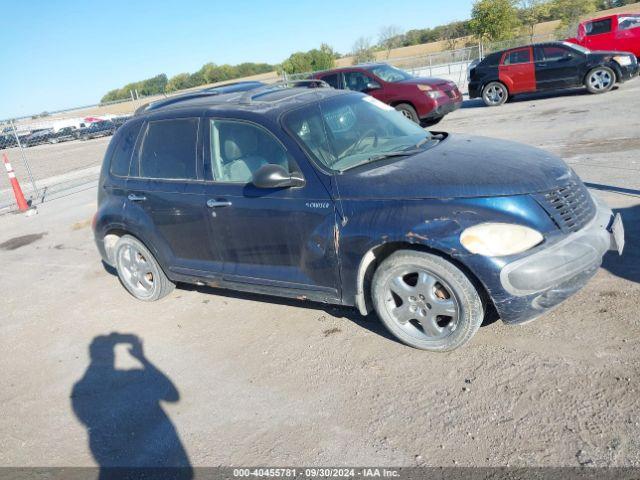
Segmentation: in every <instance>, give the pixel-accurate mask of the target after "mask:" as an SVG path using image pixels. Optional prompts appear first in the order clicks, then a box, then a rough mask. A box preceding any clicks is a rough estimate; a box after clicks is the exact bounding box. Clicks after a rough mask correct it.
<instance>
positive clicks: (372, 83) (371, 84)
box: [363, 80, 382, 92]
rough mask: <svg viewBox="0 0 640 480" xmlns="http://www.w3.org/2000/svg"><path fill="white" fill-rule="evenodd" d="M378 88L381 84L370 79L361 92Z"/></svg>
mask: <svg viewBox="0 0 640 480" xmlns="http://www.w3.org/2000/svg"><path fill="white" fill-rule="evenodd" d="M379 88H382V86H381V85H380V84H379V83H378V82H376V81H375V80H370V81H368V82H367V84H366V85H365V87H364V90H363V92H370V91H371V90H378V89H379Z"/></svg>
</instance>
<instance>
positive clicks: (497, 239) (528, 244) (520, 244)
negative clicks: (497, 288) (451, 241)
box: [460, 223, 544, 257]
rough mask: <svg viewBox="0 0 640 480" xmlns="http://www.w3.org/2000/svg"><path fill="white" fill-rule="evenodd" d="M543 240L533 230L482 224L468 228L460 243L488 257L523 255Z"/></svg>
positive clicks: (522, 227)
mask: <svg viewBox="0 0 640 480" xmlns="http://www.w3.org/2000/svg"><path fill="white" fill-rule="evenodd" d="M542 240H544V237H543V236H542V234H541V233H540V232H538V231H536V230H534V229H533V228H529V227H525V226H523V225H514V224H511V223H481V224H479V225H474V226H473V227H469V228H467V229H466V230H465V231H464V232H462V234H461V235H460V243H461V244H462V246H463V247H464V248H466V249H467V250H469V251H470V252H471V253H477V254H478V255H484V256H486V257H502V256H505V255H514V254H516V253H521V252H524V251H526V250H529V249H530V248H533V247H535V246H536V245H538V244H539V243H541V242H542Z"/></svg>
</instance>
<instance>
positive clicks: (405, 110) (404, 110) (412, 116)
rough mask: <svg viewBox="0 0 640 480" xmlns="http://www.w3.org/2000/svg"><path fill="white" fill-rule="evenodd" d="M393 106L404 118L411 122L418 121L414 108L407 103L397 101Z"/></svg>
mask: <svg viewBox="0 0 640 480" xmlns="http://www.w3.org/2000/svg"><path fill="white" fill-rule="evenodd" d="M394 108H395V109H396V110H397V111H399V112H400V113H401V114H402V115H404V116H405V117H406V118H408V119H409V120H411V121H412V122H414V123H420V118H419V117H418V113H417V112H416V109H415V108H413V107H412V106H411V105H409V104H408V103H399V104H398V105H396V106H395V107H394Z"/></svg>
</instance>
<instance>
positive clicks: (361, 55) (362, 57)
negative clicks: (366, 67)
mask: <svg viewBox="0 0 640 480" xmlns="http://www.w3.org/2000/svg"><path fill="white" fill-rule="evenodd" d="M351 55H353V60H352V64H353V65H357V64H358V63H365V62H372V61H374V60H375V59H376V54H375V51H374V48H373V46H372V45H371V41H370V40H369V39H368V38H365V37H360V38H358V39H357V40H356V41H355V43H354V44H353V49H352V52H351Z"/></svg>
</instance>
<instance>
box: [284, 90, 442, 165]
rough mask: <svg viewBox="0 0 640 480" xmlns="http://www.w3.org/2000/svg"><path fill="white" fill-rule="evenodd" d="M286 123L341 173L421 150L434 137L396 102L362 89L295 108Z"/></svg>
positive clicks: (324, 162)
mask: <svg viewBox="0 0 640 480" xmlns="http://www.w3.org/2000/svg"><path fill="white" fill-rule="evenodd" d="M284 123H285V126H286V128H287V130H289V132H290V133H291V134H293V135H294V136H295V137H297V138H298V139H299V140H300V141H301V142H302V143H303V144H304V146H305V147H306V148H307V150H308V151H309V152H310V153H311V154H312V155H313V156H314V157H315V158H316V160H317V161H318V162H319V163H321V164H323V165H324V166H326V167H327V168H329V169H331V170H333V171H337V172H344V171H345V170H349V169H350V168H354V167H356V166H360V165H365V164H368V163H373V162H376V161H379V160H383V159H386V158H390V157H395V156H405V155H413V154H416V153H419V152H420V151H422V150H423V149H425V148H428V147H429V146H430V145H429V142H430V140H432V139H433V137H432V136H431V134H430V133H429V132H426V131H425V130H423V129H422V128H420V127H419V126H418V125H416V124H415V123H413V122H412V121H411V120H408V119H407V118H405V117H404V116H403V115H402V114H401V113H399V112H397V111H396V110H395V109H394V108H393V107H390V106H388V105H386V104H384V103H382V102H380V101H378V100H376V99H375V98H373V97H370V96H365V95H360V94H353V95H339V96H335V97H331V98H328V99H326V100H323V101H321V102H319V103H315V104H312V105H308V106H305V107H303V108H300V109H298V110H294V111H293V112H291V113H289V114H288V115H286V116H285V118H284ZM434 141H435V140H434Z"/></svg>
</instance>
